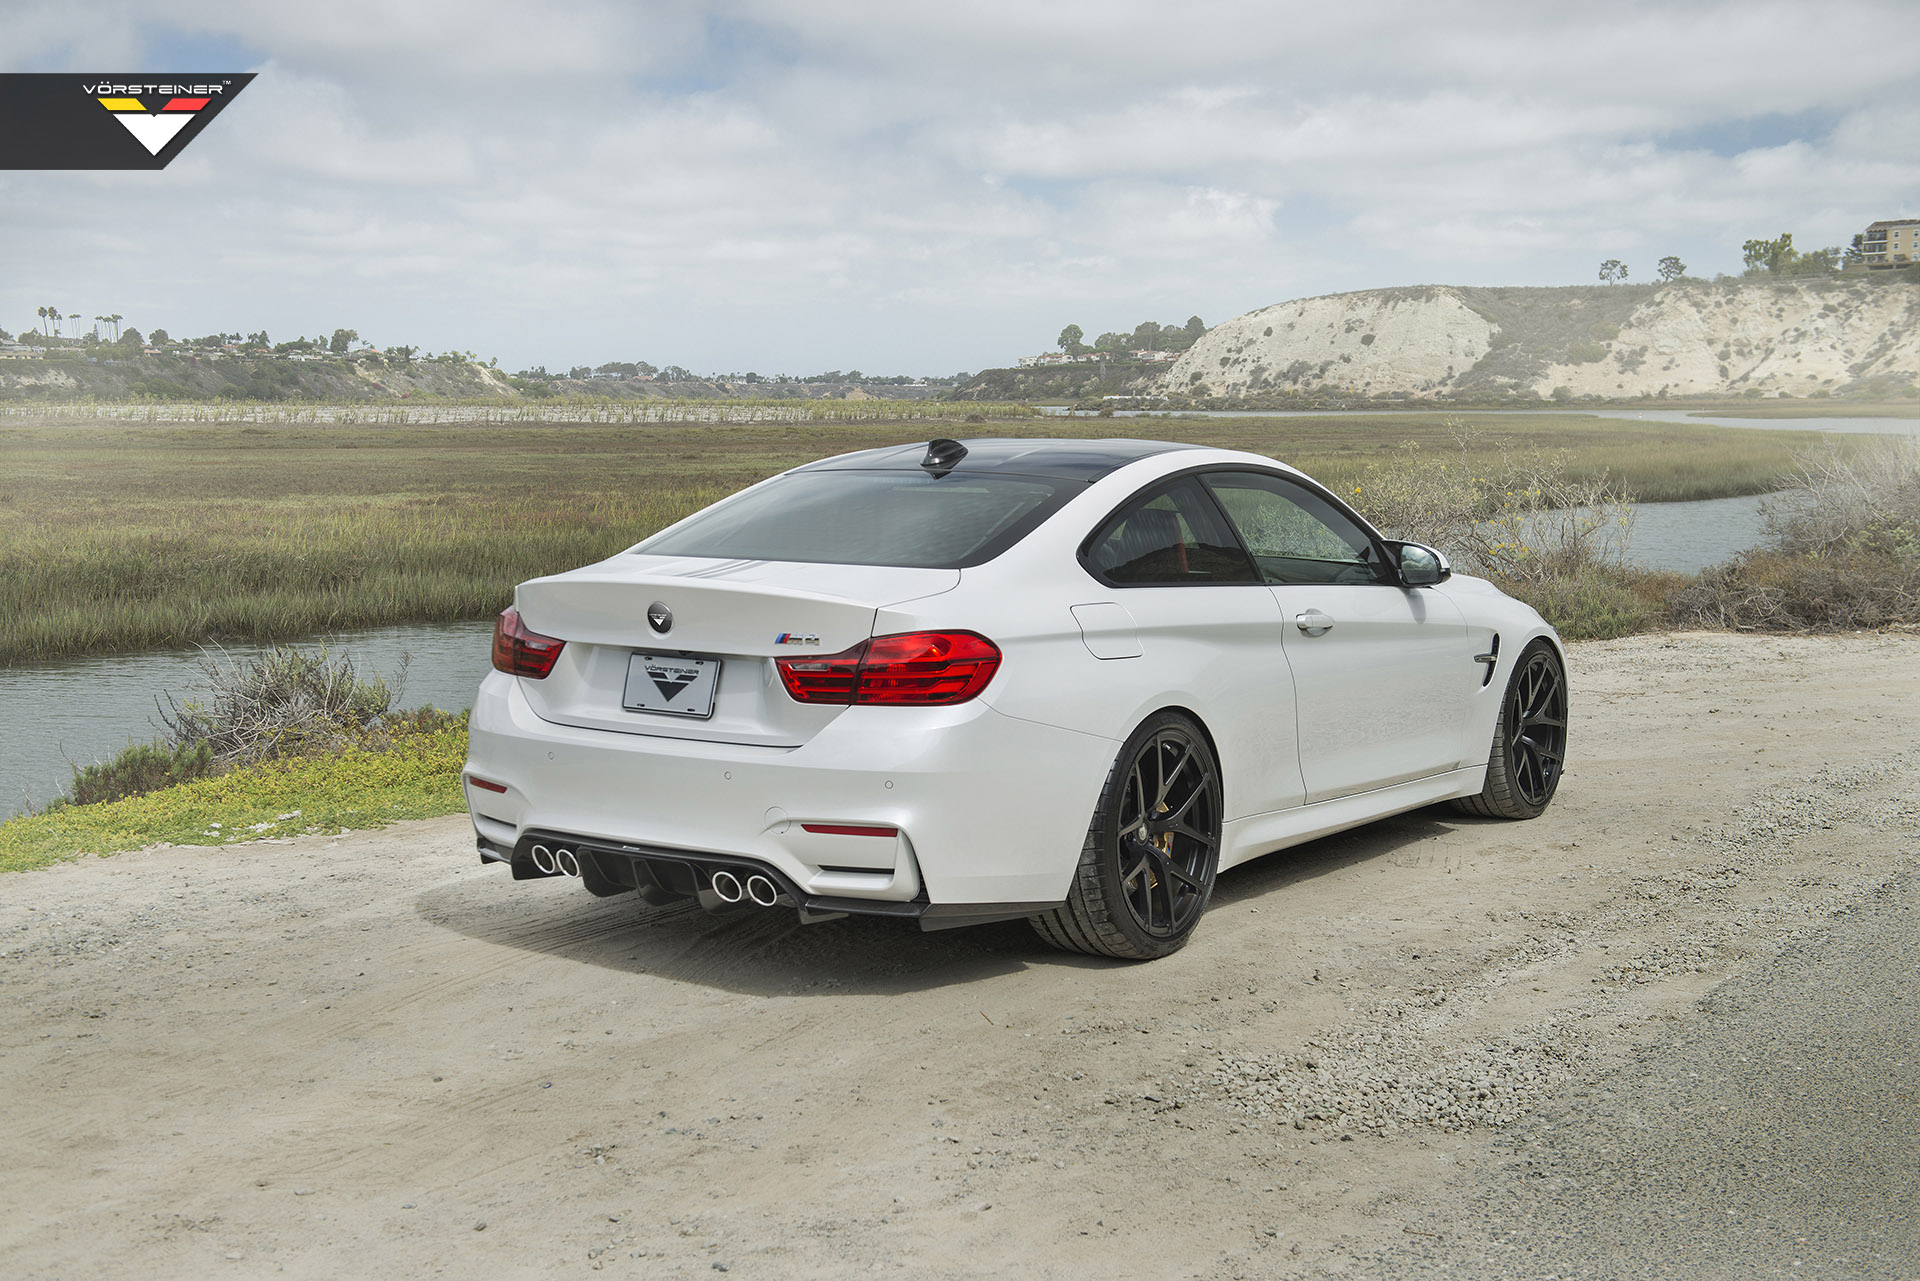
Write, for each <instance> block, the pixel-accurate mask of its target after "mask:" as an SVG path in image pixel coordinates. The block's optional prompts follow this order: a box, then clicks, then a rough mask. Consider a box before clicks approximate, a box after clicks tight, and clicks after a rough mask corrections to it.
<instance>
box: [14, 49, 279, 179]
mask: <svg viewBox="0 0 1920 1281" xmlns="http://www.w3.org/2000/svg"><path fill="white" fill-rule="evenodd" d="M252 79H253V73H252V72H246V71H243V72H193V73H167V74H139V75H124V74H111V75H108V74H102V75H0V120H5V121H6V122H7V127H6V129H5V130H4V131H0V169H165V168H166V167H167V165H168V164H170V163H171V162H172V160H173V158H174V157H175V156H177V155H179V154H180V153H181V152H182V151H184V150H186V147H187V144H188V143H190V142H192V141H193V140H194V139H195V138H196V137H198V136H199V135H200V132H201V131H202V130H204V129H205V128H206V127H207V125H208V123H209V122H210V121H212V119H213V118H214V117H215V116H217V115H219V114H220V111H221V109H222V108H223V107H225V106H226V105H227V103H228V102H230V101H232V99H233V98H234V96H235V95H236V94H238V93H239V92H240V91H241V90H242V89H244V88H246V87H247V85H248V83H249V82H250V81H252Z"/></svg>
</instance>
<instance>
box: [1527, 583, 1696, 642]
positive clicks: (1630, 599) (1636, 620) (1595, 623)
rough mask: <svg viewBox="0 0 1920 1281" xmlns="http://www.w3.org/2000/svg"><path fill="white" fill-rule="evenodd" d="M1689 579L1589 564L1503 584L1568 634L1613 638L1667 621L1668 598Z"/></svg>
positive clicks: (1570, 636)
mask: <svg viewBox="0 0 1920 1281" xmlns="http://www.w3.org/2000/svg"><path fill="white" fill-rule="evenodd" d="M1686 581H1687V580H1686V579H1685V578H1684V577H1682V576H1681V575H1679V574H1670V573H1657V572H1654V571H1652V570H1643V569H1635V568H1632V567H1630V566H1615V567H1603V566H1589V567H1587V568H1586V569H1583V570H1580V571H1578V572H1576V573H1573V574H1567V575H1561V576H1556V577H1550V578H1544V579H1540V580H1537V581H1534V582H1528V583H1515V582H1509V581H1507V580H1504V579H1495V582H1496V583H1497V584H1498V585H1499V586H1500V588H1501V590H1503V591H1505V592H1507V593H1508V594H1510V595H1512V596H1516V597H1518V598H1520V599H1521V600H1524V601H1525V602H1527V604H1529V605H1531V606H1533V607H1534V608H1535V609H1536V610H1539V611H1540V617H1542V618H1544V619H1546V620H1547V621H1548V622H1549V623H1551V624H1553V627H1554V630H1555V631H1557V632H1559V633H1560V635H1561V636H1562V637H1564V638H1565V639H1567V640H1612V639H1614V638H1615V637H1617V636H1633V635H1636V634H1638V633H1640V632H1646V631H1652V630H1654V629H1656V628H1658V627H1661V626H1662V625H1664V624H1665V622H1666V620H1667V616H1668V613H1669V604H1668V603H1669V601H1670V600H1671V599H1672V597H1673V594H1674V593H1675V592H1676V591H1677V590H1679V588H1680V586H1681V584H1683V583H1685V582H1686Z"/></svg>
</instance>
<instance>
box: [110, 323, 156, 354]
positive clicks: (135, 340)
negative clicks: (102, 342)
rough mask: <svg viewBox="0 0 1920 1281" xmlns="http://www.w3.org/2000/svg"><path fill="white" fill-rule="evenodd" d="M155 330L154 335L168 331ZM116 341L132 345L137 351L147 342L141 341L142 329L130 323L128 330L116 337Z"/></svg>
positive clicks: (128, 345)
mask: <svg viewBox="0 0 1920 1281" xmlns="http://www.w3.org/2000/svg"><path fill="white" fill-rule="evenodd" d="M153 332H154V335H155V336H156V337H158V336H160V335H162V334H165V333H166V332H167V331H166V330H164V329H156V330H154V331H153ZM114 341H115V342H117V343H119V344H120V345H121V346H123V347H132V348H133V349H134V350H136V351H138V350H139V349H140V348H142V347H144V346H146V343H144V342H143V341H141V338H140V331H139V330H138V329H135V328H134V327H133V326H132V325H128V326H127V331H126V332H125V333H123V334H121V335H120V336H119V337H118V338H115V339H114Z"/></svg>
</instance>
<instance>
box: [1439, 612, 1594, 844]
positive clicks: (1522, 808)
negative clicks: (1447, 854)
mask: <svg viewBox="0 0 1920 1281" xmlns="http://www.w3.org/2000/svg"><path fill="white" fill-rule="evenodd" d="M1566 759H1567V676H1566V671H1565V669H1564V668H1562V667H1561V665H1560V659H1559V656H1558V655H1557V654H1555V653H1554V651H1553V647H1552V646H1551V645H1549V644H1548V643H1547V642H1545V641H1535V642H1534V643H1533V644H1532V645H1531V646H1529V647H1528V648H1527V651H1526V652H1525V653H1524V654H1522V655H1521V656H1520V662H1519V663H1518V664H1517V665H1516V666H1515V667H1514V671H1513V675H1512V677H1510V678H1509V679H1508V681H1507V691H1506V694H1505V696H1504V697H1503V698H1502V699H1501V705H1500V723H1499V725H1498V726H1497V727H1496V728H1495V730H1494V734H1493V750H1492V752H1491V753H1490V754H1489V756H1488V758H1487V782H1486V786H1485V787H1484V788H1482V789H1481V792H1480V794H1479V795H1478V796H1473V797H1468V798H1467V799H1465V800H1462V801H1460V802H1458V804H1459V806H1460V808H1462V809H1464V810H1466V811H1467V812H1469V813H1472V814H1480V815H1483V816H1485V817H1487V818H1537V817H1539V815H1540V814H1541V812H1542V811H1544V810H1545V809H1546V808H1547V803H1548V802H1549V801H1551V800H1552V799H1553V793H1554V791H1555V789H1557V788H1558V787H1559V786H1560V773H1561V770H1562V769H1563V768H1564V767H1565V765H1566Z"/></svg>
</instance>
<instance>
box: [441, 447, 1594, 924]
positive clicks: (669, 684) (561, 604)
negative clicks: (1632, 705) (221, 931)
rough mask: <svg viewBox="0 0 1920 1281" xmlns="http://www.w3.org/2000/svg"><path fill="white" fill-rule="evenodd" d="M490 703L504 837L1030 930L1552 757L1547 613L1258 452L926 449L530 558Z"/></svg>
mask: <svg viewBox="0 0 1920 1281" xmlns="http://www.w3.org/2000/svg"><path fill="white" fill-rule="evenodd" d="M493 665H494V667H495V668H496V669H497V670H496V671H494V672H493V673H491V674H489V675H488V677H487V678H486V680H485V681H484V682H483V683H482V684H481V686H480V690H479V695H478V697H477V699H476V701H475V703H474V707H473V715H472V719H471V722H470V739H471V747H470V749H469V756H468V760H467V766H466V775H465V781H466V794H467V800H468V806H469V809H470V811H471V813H472V816H473V825H474V828H475V830H476V832H477V834H478V838H479V839H478V843H479V850H480V856H481V858H482V859H483V860H484V861H487V862H494V863H505V864H507V865H508V866H510V867H511V869H512V871H513V875H514V877H515V879H525V878H531V877H542V876H570V877H577V878H579V880H580V881H581V882H582V883H583V884H584V885H585V886H586V888H587V889H588V890H590V891H592V892H593V893H595V894H599V895H613V894H622V893H635V894H637V895H638V896H639V897H640V898H641V899H643V900H644V901H646V902H648V903H653V904H665V903H670V902H674V901H678V900H689V899H692V900H698V902H699V903H700V904H701V905H702V906H704V907H706V908H708V909H710V910H714V911H724V910H742V911H751V910H754V909H756V908H758V909H767V908H775V907H784V908H786V909H788V910H796V909H797V910H798V912H799V913H800V918H801V919H802V920H803V921H814V920H822V919H827V918H831V917H835V916H839V915H843V914H846V913H865V914H870V915H876V916H890V917H899V918H903V919H908V920H914V921H918V922H919V924H920V926H921V927H922V928H923V929H941V928H945V927H949V926H956V925H969V924H975V923H980V922H985V921H997V920H1009V919H1015V918H1020V917H1028V918H1031V920H1032V922H1033V924H1034V927H1035V928H1036V929H1037V930H1038V931H1039V933H1040V934H1041V935H1042V936H1043V937H1044V938H1046V939H1047V940H1048V941H1049V942H1051V943H1053V944H1056V945H1058V946H1060V947H1063V948H1069V949H1073V950H1077V951H1082V952H1090V953H1094V954H1096V955H1102V956H1112V957H1124V958H1135V959H1147V958H1152V957H1157V956H1164V955H1166V954H1167V953H1169V952H1172V951H1174V950H1175V949H1177V948H1179V947H1180V946H1181V945H1182V944H1184V943H1185V942H1186V941H1187V939H1188V938H1189V937H1190V936H1191V935H1192V933H1193V930H1194V927H1195V925H1196V924H1198V922H1199V920H1200V917H1201V914H1202V913H1203V912H1205V910H1206V907H1207V900H1208V898H1209V896H1210V895H1211V894H1212V892H1213V886H1214V878H1215V876H1216V875H1217V874H1218V873H1219V872H1221V871H1223V870H1224V869H1226V868H1230V867H1232V866H1233V865H1235V864H1236V863H1242V862H1245V861H1246V860H1248V859H1251V858H1255V857H1258V856H1259V855H1262V854H1266V853H1269V852H1271V851H1274V850H1278V849H1282V848H1284V847H1286V846H1289V845H1295V844H1298V843H1300V842H1302V841H1307V840H1312V839H1313V838H1315V837H1318V836H1324V835H1326V834H1327V833H1330V832H1336V831H1339V830H1341V829H1342V828H1349V827H1353V826H1356V825H1358V824H1361V823H1366V822H1369V821H1371V820H1373V819H1377V818H1382V817H1384V816H1386V815H1390V814H1398V813H1402V812H1404V811H1407V810H1411V809H1415V808H1418V807H1420V806H1424V805H1431V804H1434V803H1436V802H1440V801H1448V800H1451V801H1454V802H1456V803H1457V804H1459V805H1460V806H1461V807H1462V808H1464V809H1467V810H1469V811H1471V812H1473V813H1476V814H1480V815H1483V816H1488V817H1504V818H1531V817H1534V816H1535V815H1537V814H1539V813H1540V812H1541V811H1542V810H1543V809H1545V808H1546V806H1547V803H1548V802H1549V801H1550V800H1551V799H1552V798H1553V794H1554V789H1555V787H1556V786H1557V785H1558V783H1559V780H1560V773H1561V768H1562V763H1563V761H1564V759H1565V752H1566V736H1567V682H1566V674H1565V672H1566V669H1565V664H1564V656H1563V653H1562V651H1561V647H1560V641H1559V638H1558V637H1557V636H1556V635H1555V634H1554V632H1553V629H1552V628H1550V627H1549V626H1547V624H1546V623H1545V622H1543V621H1542V620H1541V618H1540V616H1539V615H1538V614H1536V613H1535V612H1534V611H1533V610H1532V609H1530V608H1529V607H1528V606H1526V605H1524V604H1522V603H1520V602H1519V601H1516V600H1514V599H1512V598H1511V597H1508V596H1506V595H1503V594H1502V593H1501V592H1499V591H1498V590H1496V589H1495V588H1494V587H1493V586H1491V585H1490V584H1488V583H1487V582H1485V581H1483V580H1480V579H1476V578H1470V577H1466V576H1464V575H1456V574H1453V573H1452V572H1451V569H1450V567H1449V565H1448V564H1447V561H1446V559H1445V558H1444V557H1443V556H1441V555H1440V554H1439V553H1438V552H1436V551H1434V550H1433V549H1431V548H1428V547H1424V546H1421V545H1419V544H1416V543H1398V542H1390V541H1387V540H1385V539H1383V538H1382V537H1381V536H1380V535H1379V534H1378V533H1377V532H1376V531H1375V530H1374V529H1373V528H1372V527H1370V526H1369V525H1368V524H1367V522H1366V521H1364V520H1362V519H1361V518H1360V517H1359V516H1358V515H1356V514H1355V513H1354V512H1353V511H1352V510H1351V509H1350V508H1348V507H1347V505H1346V504H1345V503H1343V502H1342V501H1341V500H1340V499H1339V498H1338V497H1336V496H1335V495H1333V494H1332V493H1330V492H1328V490H1326V489H1325V488H1324V487H1322V486H1320V485H1318V484H1316V483H1315V482H1314V481H1312V480H1310V479H1308V478H1307V477H1306V476H1304V475H1302V474H1301V473H1300V472H1298V471H1295V470H1293V469H1292V468H1289V467H1287V466H1284V465H1283V464H1281V463H1277V462H1275V461H1273V460H1272V459H1269V458H1263V457H1261V456H1259V455H1257V454H1248V453H1238V452H1234V451H1229V450H1221V449H1206V448H1198V447H1194V446H1188V445H1176V444H1166V443H1163V442H1157V441H1142V440H1091V441H1089V440H1005V439H984V440H970V441H953V440H935V441H933V442H931V443H930V444H926V445H912V446H901V447H898V448H889V449H875V450H868V451H865V452H862V453H856V454H847V455H844V456H841V457H838V458H829V459H827V460H825V461H823V462H817V463H811V464H809V465H807V466H804V467H798V468H795V469H794V470H792V471H789V472H786V473H784V474H782V475H779V476H775V477H773V478H772V479H771V480H767V481H763V482H761V483H760V484H758V485H754V486H752V487H751V488H748V489H745V490H742V491H741V492H740V493H737V494H735V495H733V496H732V497H730V498H727V499H725V500H723V501H721V502H719V503H716V504H714V505H713V506H711V507H709V508H707V509H706V510H704V511H701V512H698V513H696V514H694V515H692V516H689V517H688V518H687V519H685V520H683V521H681V522H680V523H679V524H677V525H673V526H671V527H669V528H667V529H664V530H662V531H661V532H660V533H658V534H655V535H654V536H653V537H651V538H649V539H647V540H646V541H645V542H643V543H641V544H639V545H638V546H636V547H633V548H630V549H629V550H627V551H624V552H621V553H620V554H618V555H616V556H613V557H610V558H609V559H607V560H604V561H601V562H600V563H599V564H595V565H588V566H586V567H585V568H583V569H576V570H573V571H571V572H568V573H564V574H555V575H553V576H551V577H547V578H536V579H533V580H532V581H530V582H526V583H522V584H521V585H520V587H519V589H518V591H517V592H516V595H515V604H514V606H513V608H511V609H508V610H506V611H505V612H504V613H502V614H501V616H500V619H499V623H498V626H497V628H496V630H495V634H494V646H493Z"/></svg>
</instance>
